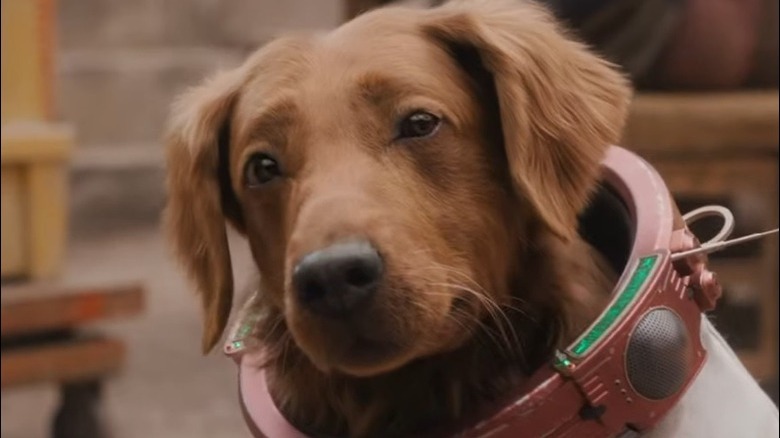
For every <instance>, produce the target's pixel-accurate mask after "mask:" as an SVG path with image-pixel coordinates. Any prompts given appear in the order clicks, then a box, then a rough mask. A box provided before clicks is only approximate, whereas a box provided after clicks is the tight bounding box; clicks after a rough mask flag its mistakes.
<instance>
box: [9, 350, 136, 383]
mask: <svg viewBox="0 0 780 438" xmlns="http://www.w3.org/2000/svg"><path fill="white" fill-rule="evenodd" d="M124 359H125V347H124V344H123V343H122V342H121V341H118V340H114V339H87V340H72V341H67V342H62V343H52V344H48V345H47V344H43V345H42V346H30V347H22V348H17V349H12V350H10V351H3V355H2V358H0V363H2V372H1V373H0V387H2V388H8V387H13V386H19V385H27V384H31V383H38V382H72V381H79V380H88V379H94V378H98V377H102V376H105V375H107V374H111V373H114V372H116V371H118V370H119V369H120V368H121V366H122V364H123V363H124Z"/></svg>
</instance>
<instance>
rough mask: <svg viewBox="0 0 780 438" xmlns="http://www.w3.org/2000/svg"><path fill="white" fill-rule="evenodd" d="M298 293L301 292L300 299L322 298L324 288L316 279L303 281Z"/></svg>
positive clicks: (324, 291)
mask: <svg viewBox="0 0 780 438" xmlns="http://www.w3.org/2000/svg"><path fill="white" fill-rule="evenodd" d="M299 293H300V294H301V298H302V299H304V300H307V301H310V300H317V299H320V298H322V297H323V296H324V295H325V293H326V290H325V287H324V286H323V285H322V283H320V282H318V281H316V280H309V281H305V282H304V283H303V284H302V285H301V286H300V292H299Z"/></svg>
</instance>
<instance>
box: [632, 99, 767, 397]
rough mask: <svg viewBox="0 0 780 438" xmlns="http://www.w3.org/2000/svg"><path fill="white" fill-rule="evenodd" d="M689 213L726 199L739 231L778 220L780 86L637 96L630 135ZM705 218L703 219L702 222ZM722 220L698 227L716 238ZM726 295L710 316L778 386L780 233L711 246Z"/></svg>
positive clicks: (762, 377)
mask: <svg viewBox="0 0 780 438" xmlns="http://www.w3.org/2000/svg"><path fill="white" fill-rule="evenodd" d="M622 144H623V145H624V146H627V147H629V148H631V149H633V150H635V151H637V152H638V153H639V154H640V155H642V156H643V157H645V158H646V159H647V160H648V161H650V162H651V163H652V164H653V166H655V167H656V169H658V171H659V172H660V173H661V175H662V176H663V178H664V180H665V181H666V183H667V185H668V186H669V187H670V190H671V191H672V194H673V195H674V197H675V199H676V201H677V203H678V204H679V206H680V210H681V211H682V212H683V213H685V212H686V211H690V210H692V209H694V208H696V207H699V206H701V205H705V204H721V205H725V206H727V207H728V208H730V209H731V210H732V211H733V212H734V215H735V219H736V228H735V230H734V232H733V233H732V236H735V237H736V236H739V235H744V234H749V233H753V232H757V231H763V230H766V229H770V228H775V227H777V226H778V92H777V90H769V91H756V92H732V93H720V94H680V93H675V94H655V95H641V94H640V95H638V96H637V97H636V99H635V101H634V104H633V108H632V112H631V116H630V118H629V121H628V126H627V129H626V133H625V137H624V139H623V141H622ZM697 225H699V224H697ZM719 225H720V224H719V223H717V221H716V222H715V223H707V222H704V223H702V224H700V226H697V227H695V230H694V231H695V232H696V233H697V234H698V235H700V237H701V238H704V239H706V238H709V237H712V235H713V234H714V232H715V230H716V229H717V228H719ZM710 260H711V265H712V267H713V268H714V270H715V272H717V273H718V274H719V277H720V280H721V283H722V284H723V288H724V296H723V299H722V301H721V302H720V304H719V306H718V308H717V309H716V310H715V312H713V314H712V315H711V318H712V320H713V322H714V324H715V325H716V327H718V329H719V330H720V331H721V332H722V333H723V334H724V336H725V338H726V339H727V341H729V343H730V344H731V345H732V347H733V348H735V350H736V351H737V353H738V355H739V357H740V358H741V360H742V361H743V363H744V364H745V365H746V366H747V368H748V369H749V370H750V371H751V373H752V374H753V376H754V377H755V378H756V379H758V380H759V381H760V382H762V383H765V384H766V385H768V386H771V387H772V388H771V391H772V392H775V393H776V391H777V389H776V387H777V353H778V351H777V347H778V306H777V304H778V302H777V300H778V239H777V237H770V238H768V239H765V240H762V241H758V242H754V243H750V244H745V245H741V246H737V247H733V248H731V249H729V250H726V251H723V252H720V253H717V254H713V255H712V256H711V258H710Z"/></svg>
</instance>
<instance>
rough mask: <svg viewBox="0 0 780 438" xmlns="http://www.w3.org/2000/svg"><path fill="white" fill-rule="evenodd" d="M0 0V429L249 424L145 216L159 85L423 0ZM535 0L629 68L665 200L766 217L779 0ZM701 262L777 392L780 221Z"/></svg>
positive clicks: (732, 324) (243, 271)
mask: <svg viewBox="0 0 780 438" xmlns="http://www.w3.org/2000/svg"><path fill="white" fill-rule="evenodd" d="M1 1H2V52H1V53H2V238H1V239H0V242H2V257H0V259H1V260H2V294H1V295H2V315H1V317H0V321H1V322H2V412H1V415H2V422H1V424H2V429H1V431H0V432H1V434H2V436H3V437H9V438H28V437H29V438H37V437H49V436H56V437H75V436H81V437H87V438H91V437H100V436H108V435H107V434H110V436H113V437H117V438H131V437H133V438H134V437H139V438H140V437H215V436H230V437H232V436H237V437H240V436H247V433H246V430H245V426H244V423H243V420H242V419H241V415H240V411H239V407H238V403H237V393H236V372H235V369H234V366H233V364H232V363H231V362H230V361H229V360H227V359H225V358H224V357H222V356H221V355H220V354H219V353H215V354H213V355H211V356H208V357H203V356H202V355H201V354H200V350H199V347H200V340H199V338H200V333H201V326H200V319H199V318H200V313H199V308H198V303H197V301H196V299H195V298H194V296H193V294H192V288H191V287H190V286H189V285H188V283H187V282H186V281H185V279H184V278H183V277H182V276H181V275H180V272H179V270H178V268H177V266H175V265H174V263H173V262H172V260H171V257H170V255H169V253H168V250H167V247H166V245H165V241H164V239H163V236H162V235H161V233H160V230H159V216H160V212H161V209H162V206H163V204H164V199H165V198H164V197H165V194H164V191H163V180H164V168H163V159H162V158H163V153H162V152H163V151H162V146H161V144H160V137H161V133H162V130H163V127H164V123H165V119H166V116H167V113H168V109H169V106H170V103H171V101H172V99H173V97H174V96H175V95H176V94H178V93H179V92H180V91H182V90H183V89H184V88H186V87H187V86H191V85H193V84H195V83H197V82H198V81H199V80H200V79H201V78H203V77H204V76H205V75H207V74H209V73H210V72H213V71H214V70H216V69H218V68H225V67H232V66H236V65H237V64H238V63H240V62H241V61H242V60H243V59H244V57H245V56H246V55H247V54H248V53H250V52H252V51H253V50H255V49H256V48H257V47H258V46H260V45H262V44H263V43H264V42H266V41H268V40H269V39H271V38H273V37H274V36H276V35H278V34H282V33H285V32H287V31H290V30H295V31H300V30H311V31H317V30H324V29H328V28H332V27H335V26H337V25H338V24H340V23H342V22H344V21H345V20H347V19H348V18H350V17H353V16H355V15H356V14H358V13H359V12H361V11H363V10H367V9H370V8H373V7H377V6H381V5H383V4H385V3H415V4H419V5H429V4H435V3H440V2H439V1H425V0H421V1H406V2H392V1H385V0H316V1H313V0H311V1H310V0H287V1H284V2H281V1H270V0H136V1H132V2H129V1H122V0H1ZM546 3H547V4H548V6H550V7H551V8H552V9H553V10H554V11H555V12H556V14H557V15H558V16H559V17H560V18H561V19H562V20H564V21H565V22H566V23H568V24H569V25H570V26H571V27H573V28H574V30H575V32H576V33H578V34H579V35H580V37H582V38H583V39H585V40H586V41H588V42H589V43H591V44H592V45H593V46H594V47H595V48H596V49H597V50H599V51H600V52H601V53H602V54H603V55H604V56H606V57H608V58H610V59H611V60H613V61H614V62H616V63H618V64H620V65H621V66H623V68H624V69H625V70H626V72H627V73H628V74H629V75H630V76H631V78H632V79H633V81H634V83H635V84H636V86H637V88H638V94H637V98H636V101H635V103H634V106H633V109H632V115H631V118H630V121H629V125H628V128H627V131H626V134H625V138H624V140H623V144H624V145H626V146H628V147H630V148H632V149H634V150H637V151H638V152H639V153H640V154H642V155H643V156H645V157H646V158H648V159H649V160H650V161H651V162H652V163H653V164H654V165H655V166H656V167H657V168H658V170H659V171H660V172H661V173H662V174H663V176H664V178H665V179H666V181H667V184H668V185H669V186H670V187H671V189H672V191H673V192H674V194H675V197H676V199H677V201H678V203H679V205H680V207H681V210H682V211H683V212H685V211H688V210H691V209H692V208H695V207H697V206H699V205H703V204H709V203H718V204H722V205H726V206H728V207H729V208H731V209H732V210H733V211H734V212H735V215H736V217H737V229H736V230H735V233H734V234H735V235H741V234H747V233H751V232H757V231H761V230H764V229H767V228H772V227H776V226H777V223H778V91H777V84H778V67H777V66H778V49H777V47H778V33H777V32H778V31H777V29H778V28H777V17H778V11H777V6H778V2H777V0H739V1H735V0H576V1H575V0H548V1H546ZM712 225H713V224H707V223H704V224H702V227H701V228H702V229H700V230H697V232H698V233H701V235H703V236H705V237H706V235H707V234H708V233H712V232H713V230H712ZM715 225H717V224H715ZM231 245H232V251H233V253H234V254H233V257H234V259H233V260H234V270H235V271H236V278H237V281H238V285H239V287H238V290H239V291H246V290H247V288H246V287H245V286H249V284H250V283H249V280H250V277H251V274H252V268H251V263H250V261H249V259H248V256H247V250H246V248H245V245H244V244H243V242H242V241H241V240H240V239H238V238H236V236H231ZM713 265H714V268H715V270H716V271H717V272H718V273H719V274H720V276H721V280H722V282H723V283H724V289H725V296H724V299H723V300H722V302H721V304H720V305H719V308H718V309H717V310H716V311H715V312H714V313H713V315H712V318H713V320H714V321H715V323H716V325H717V326H718V327H719V328H720V329H721V330H722V331H723V332H724V334H725V336H726V338H727V339H728V340H729V342H730V343H731V345H732V346H733V347H734V348H735V349H736V350H737V352H738V354H739V355H740V358H741V359H742V360H743V362H744V363H745V364H746V366H747V367H748V369H749V370H750V371H751V373H753V375H754V376H755V377H756V378H757V379H758V380H759V381H760V382H761V384H762V385H763V387H764V388H765V389H766V390H767V392H768V393H769V394H770V395H771V396H772V397H773V398H774V399H775V402H777V385H778V384H777V349H778V326H777V320H778V310H777V309H778V307H777V295H778V248H777V238H776V237H773V238H770V239H768V240H764V241H761V242H756V243H753V244H749V245H744V246H740V247H736V248H734V249H732V250H729V251H724V252H723V253H720V254H718V255H717V256H716V257H714V258H713ZM237 301H239V302H240V301H241V300H237Z"/></svg>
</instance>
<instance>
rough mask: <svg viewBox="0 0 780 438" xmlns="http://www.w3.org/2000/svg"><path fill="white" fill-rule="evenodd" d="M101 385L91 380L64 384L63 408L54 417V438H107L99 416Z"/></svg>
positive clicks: (61, 405) (61, 403) (98, 381)
mask: <svg viewBox="0 0 780 438" xmlns="http://www.w3.org/2000/svg"><path fill="white" fill-rule="evenodd" d="M101 395H102V382H101V381H100V380H89V381H83V382H72V383H64V384H63V385H62V386H61V387H60V406H59V408H58V410H57V413H56V415H55V417H54V425H53V426H54V427H53V435H52V436H53V437H54V438H108V436H109V435H108V433H107V431H106V428H105V426H104V425H103V423H102V420H101V418H100V415H99V405H100V397H101Z"/></svg>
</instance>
